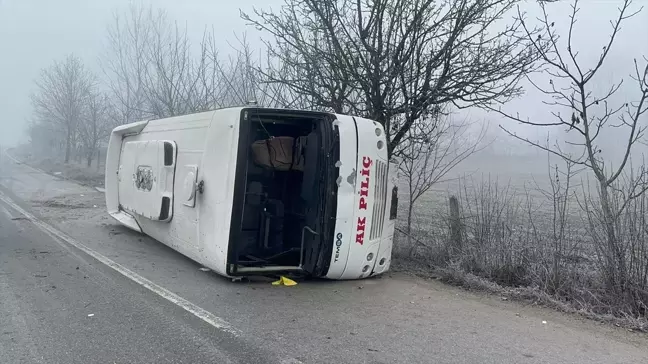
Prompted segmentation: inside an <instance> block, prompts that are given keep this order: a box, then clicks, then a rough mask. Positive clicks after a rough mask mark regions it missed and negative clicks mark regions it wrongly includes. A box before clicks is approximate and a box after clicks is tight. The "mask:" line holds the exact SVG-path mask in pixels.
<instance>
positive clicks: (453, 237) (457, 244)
mask: <svg viewBox="0 0 648 364" xmlns="http://www.w3.org/2000/svg"><path fill="white" fill-rule="evenodd" d="M461 230H462V226H461V217H460V216H459V200H458V199H457V197H455V196H450V254H451V256H453V257H454V256H457V255H458V254H459V253H461V248H462V247H461Z"/></svg>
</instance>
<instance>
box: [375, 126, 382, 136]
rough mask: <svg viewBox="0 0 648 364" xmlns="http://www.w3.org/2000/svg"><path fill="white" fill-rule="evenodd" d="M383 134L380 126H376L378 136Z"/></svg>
mask: <svg viewBox="0 0 648 364" xmlns="http://www.w3.org/2000/svg"><path fill="white" fill-rule="evenodd" d="M381 134H382V130H380V128H376V136H378V137H379V136H380V135H381Z"/></svg>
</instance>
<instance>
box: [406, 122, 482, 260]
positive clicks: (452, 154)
mask: <svg viewBox="0 0 648 364" xmlns="http://www.w3.org/2000/svg"><path fill="white" fill-rule="evenodd" d="M438 118H439V120H437V121H434V122H430V121H427V120H420V121H419V122H417V123H416V124H414V125H413V126H412V128H411V129H410V132H411V133H412V134H414V135H416V136H418V137H412V138H408V139H406V140H405V141H404V142H403V144H404V145H403V147H402V153H401V155H400V157H401V158H402V160H401V163H400V166H399V168H400V171H401V176H402V177H403V179H404V182H405V183H406V185H407V192H408V205H407V220H406V223H407V225H406V229H407V230H406V234H407V236H408V241H409V245H410V246H411V249H412V251H413V250H414V248H415V247H416V245H415V244H414V241H413V240H412V238H411V237H412V224H413V213H414V209H415V205H416V203H417V201H418V200H419V198H421V196H423V195H424V194H426V193H427V192H428V191H429V190H430V189H431V188H432V187H433V186H434V185H436V184H437V183H439V182H443V180H444V179H445V178H446V177H447V176H448V173H450V172H451V171H452V169H453V168H454V167H456V166H457V165H458V164H459V163H461V162H463V161H464V160H466V158H468V157H470V156H471V155H473V154H474V153H476V152H478V151H479V150H481V149H482V148H483V145H482V142H483V140H484V135H485V130H486V128H485V127H482V128H481V130H480V131H479V133H478V135H477V137H476V138H470V137H469V135H468V134H469V131H470V128H471V127H472V126H473V125H472V124H470V123H468V122H466V121H462V122H460V123H455V122H453V120H452V119H451V118H449V117H447V116H445V115H439V116H438Z"/></svg>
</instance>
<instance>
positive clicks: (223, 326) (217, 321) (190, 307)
mask: <svg viewBox="0 0 648 364" xmlns="http://www.w3.org/2000/svg"><path fill="white" fill-rule="evenodd" d="M0 200H1V201H3V202H4V203H6V204H7V205H9V206H10V207H11V208H13V209H14V210H16V212H18V213H20V214H22V215H23V216H25V217H26V218H28V219H29V220H30V221H31V222H32V223H33V224H34V225H36V226H37V227H38V228H40V229H41V230H43V231H44V232H45V233H47V234H48V235H49V236H51V237H52V238H54V240H56V241H57V242H58V243H59V244H61V245H63V244H65V243H67V244H69V245H71V246H73V247H75V248H77V249H80V250H82V251H83V252H85V253H86V254H88V255H90V256H91V257H93V258H95V259H97V260H98V261H100V262H101V263H103V264H105V265H107V266H108V267H110V268H112V269H113V270H115V271H117V272H118V273H119V274H121V275H123V276H124V277H126V278H128V279H130V280H132V281H133V282H135V283H137V284H139V285H141V286H143V287H145V288H146V289H148V290H149V291H151V292H153V293H155V294H157V295H159V296H160V297H162V298H164V299H166V300H167V301H169V302H171V303H173V304H175V305H177V306H179V307H181V308H183V309H184V310H185V311H187V312H189V313H191V314H192V315H194V316H196V317H198V318H199V319H201V320H203V321H205V322H206V323H208V324H210V325H211V326H213V327H215V328H217V329H219V330H221V331H225V332H227V333H229V334H231V335H233V336H236V337H238V336H240V333H239V331H238V330H236V329H235V328H233V327H232V325H230V324H229V323H228V322H227V321H225V320H223V319H222V318H220V317H218V316H216V315H214V314H212V313H211V312H209V311H207V310H205V309H203V308H201V307H199V306H197V305H195V304H193V303H191V302H189V301H187V300H186V299H184V298H182V297H180V296H178V295H177V294H175V293H173V292H171V291H169V290H167V289H166V288H164V287H161V286H159V285H157V284H155V283H153V282H151V281H150V280H148V279H146V278H144V277H142V276H140V275H139V274H137V273H135V272H133V271H131V270H130V269H128V268H126V267H124V266H122V265H121V264H119V263H116V262H114V261H113V260H111V259H109V258H106V257H105V256H103V255H101V254H100V253H98V252H96V251H94V250H92V249H90V248H88V247H87V246H85V245H83V244H81V243H79V242H78V241H76V240H74V239H73V238H71V237H69V236H67V235H66V234H65V233H63V232H61V231H60V230H58V229H56V228H54V227H52V226H51V225H49V224H47V223H45V222H43V221H41V220H39V219H38V218H37V217H35V216H34V215H32V214H31V213H29V212H28V211H26V210H24V209H23V208H22V207H20V206H18V205H17V204H16V203H15V202H13V201H12V200H11V199H10V198H9V197H7V196H6V195H5V194H4V193H2V192H0Z"/></svg>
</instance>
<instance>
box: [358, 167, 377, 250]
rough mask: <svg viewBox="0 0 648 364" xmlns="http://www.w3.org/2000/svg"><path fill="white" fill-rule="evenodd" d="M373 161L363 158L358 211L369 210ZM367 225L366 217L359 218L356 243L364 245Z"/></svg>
mask: <svg viewBox="0 0 648 364" xmlns="http://www.w3.org/2000/svg"><path fill="white" fill-rule="evenodd" d="M372 163H373V161H372V160H371V158H369V157H366V156H365V157H362V169H361V170H360V175H361V176H362V177H363V178H361V181H360V192H359V193H360V200H359V202H358V211H359V212H360V211H366V210H367V198H368V197H369V175H370V169H369V168H370V167H371V164H372ZM366 223H367V217H366V216H358V221H357V223H356V243H358V244H360V245H362V244H363V243H364V232H365V224H366Z"/></svg>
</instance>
